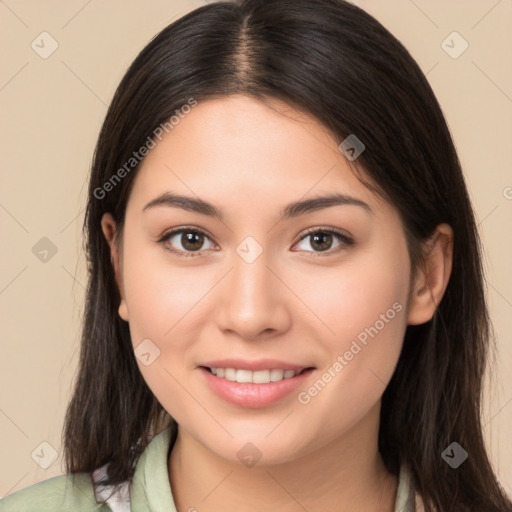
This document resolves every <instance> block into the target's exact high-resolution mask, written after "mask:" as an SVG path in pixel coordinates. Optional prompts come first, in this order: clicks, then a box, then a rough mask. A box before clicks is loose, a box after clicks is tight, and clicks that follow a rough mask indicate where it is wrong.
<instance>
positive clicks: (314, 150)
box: [130, 95, 386, 215]
mask: <svg viewBox="0 0 512 512" xmlns="http://www.w3.org/2000/svg"><path fill="white" fill-rule="evenodd" d="M338 144H339V142H338V141H336V140H335V138H334V137H333V136H332V135H331V133H330V132H329V131H328V130H327V129H326V128H325V127H324V126H323V125H322V124H321V123H319V122H318V121H317V120H316V119H315V118H313V117H311V116H309V115H308V114H305V113H301V112H299V111H297V110H295V109H294V108H293V107H291V106H289V105H287V104H286V103H283V102H280V101H277V100H272V101H269V103H268V104H264V103H262V102H260V101H258V100H256V99H254V98H251V97H247V96H241V95H236V96H229V97H226V98H221V99H214V100H207V101H203V102H200V103H199V104H198V105H197V106H196V107H194V108H193V109H192V110H191V111H190V112H189V113H188V114H186V115H184V116H183V117H182V118H181V119H180V121H179V123H178V124H177V125H175V126H174V128H173V129H172V130H171V131H170V132H169V133H168V134H166V135H165V136H164V137H163V138H162V140H161V141H158V139H157V144H156V147H155V148H154V149H152V150H150V151H149V153H148V155H147V156H146V157H145V159H144V160H143V162H142V164H141V167H140V169H139V170H138V173H137V176H136V179H135V183H134V187H133V190H132V196H133V197H132V198H131V200H130V201H131V202H132V203H136V204H137V206H140V205H141V204H142V203H144V204H146V202H147V201H149V200H151V199H153V198H154V197H155V196H156V195H159V194H161V193H162V192H165V191H171V190H172V191H173V192H175V193H176V192H179V193H186V194H187V195H196V196H199V197H201V198H203V199H205V200H208V201H209V202H211V203H214V204H222V205H225V209H226V210H229V209H230V203H233V206H236V208H237V210H238V212H237V213H239V214H242V215H243V214H244V212H242V211H240V209H241V207H242V206H246V207H247V211H248V212H250V211H251V210H253V209H254V208H258V209H261V208H262V207H266V208H270V207H271V205H273V204H276V205H282V204H285V203H288V202H290V201H293V200H298V199H300V198H307V197H308V195H312V196H313V195H317V194H325V193H332V192H338V193H342V194H347V195H351V196H355V197H357V198H359V199H361V200H362V201H365V202H367V203H370V202H371V203H372V204H373V205H375V206H377V207H379V208H386V205H385V204H384V203H383V201H382V200H381V198H380V197H378V196H377V195H376V194H374V193H373V192H371V191H370V190H369V189H368V188H367V187H365V186H364V185H363V184H362V183H361V182H360V181H359V180H358V179H357V177H356V176H355V174H354V171H353V170H352V169H351V168H350V167H349V165H348V163H347V161H346V160H345V157H344V156H343V155H342V153H341V151H340V150H339V148H338ZM223 209H224V208H223ZM249 214H250V213H249Z"/></svg>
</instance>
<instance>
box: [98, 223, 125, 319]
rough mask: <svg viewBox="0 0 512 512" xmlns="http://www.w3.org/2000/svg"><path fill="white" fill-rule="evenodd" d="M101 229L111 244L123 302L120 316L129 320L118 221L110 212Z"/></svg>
mask: <svg viewBox="0 0 512 512" xmlns="http://www.w3.org/2000/svg"><path fill="white" fill-rule="evenodd" d="M101 229H102V230H103V234H104V235H105V238H106V239H107V242H108V244H109V246H110V256H111V261H112V266H113V267H114V274H115V279H116V283H117V287H118V289H119V295H120V296H121V303H120V304H119V310H118V311H119V316H120V317H121V318H122V319H123V320H125V321H128V308H127V306H126V298H125V295H124V289H123V279H122V275H121V266H120V261H119V251H118V249H117V244H116V233H117V226H116V223H115V221H114V219H113V217H112V215H111V214H110V213H105V214H104V215H103V217H102V218H101Z"/></svg>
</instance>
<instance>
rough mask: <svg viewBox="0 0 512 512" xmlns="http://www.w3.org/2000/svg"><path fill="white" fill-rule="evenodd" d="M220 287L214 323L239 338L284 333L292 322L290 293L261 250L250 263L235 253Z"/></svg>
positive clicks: (256, 337) (254, 338)
mask: <svg viewBox="0 0 512 512" xmlns="http://www.w3.org/2000/svg"><path fill="white" fill-rule="evenodd" d="M232 261H233V266H232V268H231V270H230V272H229V273H228V275H227V276H226V277H225V278H224V279H223V283H222V286H221V287H220V289H219V296H218V297H217V300H218V308H217V315H216V318H217V324H218V327H219V328H220V329H221V330H222V331H224V332H225V333H226V332H230V333H236V334H237V335H238V336H239V337H240V338H243V339H246V340H256V339H259V338H262V337H268V336H271V335H276V334H279V333H283V332H285V331H286V330H287V329H288V328H289V327H290V323H291V314H290V309H289V305H290V301H291V300H292V299H293V294H292V293H291V292H290V290H289V289H288V288H287V287H286V286H285V284H283V281H284V279H283V277H284V276H280V275H279V273H280V272H279V270H278V269H277V270H276V268H271V267H276V265H272V262H271V261H269V258H268V257H267V253H266V252H265V251H263V253H262V254H261V255H260V256H259V257H258V258H257V259H256V260H255V261H252V262H248V261H246V260H245V259H244V258H242V257H241V256H239V254H237V253H235V254H234V257H233V260H232Z"/></svg>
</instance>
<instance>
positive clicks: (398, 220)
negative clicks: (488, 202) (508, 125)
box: [0, 0, 512, 512]
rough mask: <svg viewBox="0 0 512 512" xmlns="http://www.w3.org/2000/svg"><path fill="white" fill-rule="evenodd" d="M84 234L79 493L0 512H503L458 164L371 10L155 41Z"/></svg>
mask: <svg viewBox="0 0 512 512" xmlns="http://www.w3.org/2000/svg"><path fill="white" fill-rule="evenodd" d="M84 229H85V236H86V240H87V251H88V263H89V286H88V289H87V301H86V311H85V322H84V328H83V334H82V351H81V357H80V367H79V375H78V379H77V382H76V385H75V391H74V394H73V397H72V400H71V403H70V404H69V408H68V411H67V417H66V425H65V431H64V447H65V452H66V464H67V473H68V474H67V475H63V476H59V477H55V478H53V479H50V480H47V481H45V482H41V483H39V484H36V485H34V486H32V487H30V488H27V489H23V490H21V491H18V492H16V493H14V494H13V495H11V496H9V497H7V498H6V499H4V500H2V501H1V502H0V510H2V511H3V510H6V511H7V510H9V511H14V510H27V511H28V510H34V507H35V506H36V505H37V506H36V508H37V510H48V511H50V510H52V511H55V510H71V509H72V510H96V509H98V507H100V505H98V504H97V503H103V505H102V506H101V508H100V510H112V511H114V512H120V511H127V510H132V511H137V512H138V511H142V510H151V511H164V510H165V511H173V510H178V511H180V512H182V511H186V510H188V511H192V510H199V511H206V510H212V511H216V510H223V511H232V510H238V511H252V510H258V511H260V510H275V509H276V508H279V509H280V510H284V511H294V510H308V511H313V510H336V511H342V512H343V511H348V510H365V511H381V512H382V511H388V512H398V511H402V512H405V511H415V510H426V511H428V512H431V511H442V512H445V511H457V512H458V511H469V510H479V511H480V510H485V511H496V512H497V511H500V512H501V511H505V510H512V503H511V502H510V500H509V499H508V498H507V496H506V495H505V493H504V491H503V489H502V488H501V487H500V485H499V483H498V481H497V478H496V476H495V475H494V473H493V470H492V467H491V465H490V462H489V459H488V455H487V453H486V450H485V446H484V441H483V438H482V426H481V423H480V393H481V386H482V377H483V374H484V370H485V364H486V354H487V349H488V340H489V329H490V327H489V319H488V313H487V307H486V303H485V298H484V291H483V290H484V288H483V278H482V268H481V259H480V246H479V239H478V235H477V230H476V225H475V219H474V214H473V211H472V207H471V204H470V201H469V199H468V193H467V190H466V186H465V183H464V178H463V175H462V172H461V166H460V163H459V160H458V157H457V154H456V152H455V149H454V145H453V142H452V140H451V137H450V134H449V131H448V128H447V126H446V122H445V120H444V118H443V115H442V113H441V109H440V108H439V105H438V103H437V101H436V99H435V97H434V94H433V92H432V90H431V88H430V87H429V85H428V83H427V81H426V79H425V77H424V75H423V73H422V72H421V71H420V69H419V68H418V66H417V65H416V63H415V62H414V60H413V59H412V58H411V56H410V55H409V54H408V52H407V51H406V50H405V49H404V47H403V46H402V45H401V44H400V43H399V42H398V41H397V40H396V39H395V38H394V37H393V36H392V35H391V34H390V33H389V32H388V31H387V30H386V29H384V28H383V27H382V26H381V25H380V24H379V23H378V22H377V21H376V20H374V19H373V18H372V17H371V16H369V15H368V14H366V13H365V12H364V11H362V10H361V9H359V8H357V7H355V6H353V5H351V4H349V3H346V2H343V1H341V0H308V1H306V0H298V1H297V0H277V1H274V2H264V1H262V0H239V1H232V2H221V3H215V4H211V5H207V6H204V7H202V8H200V9H197V10H195V11H193V12H191V13H189V14H188V15H186V16H184V17H183V18H181V19H180V20H178V21H176V22H175V23H173V24H172V25H170V26H169V27H167V28H166V29H164V30H163V31H162V32H161V33H160V34H158V36H157V37H155V39H153V40H152V41H151V42H150V43H149V44H148V45H147V47H146V48H145V49H144V50H143V51H142V52H141V53H140V55H139V56H138V57H137V58H136V59H135V61H134V62H133V64H132V65H131V67H130V69H129V70H128V72H127V73H126V75H125V77H124V78H123V80H122V82H121V84H120V85H119V87H118V90H117V92H116V94H115V97H114V99H113V101H112V104H111V106H110V108H109V111H108V113H107V116H106V119H105V122H104V125H103V128H102V130H101V133H100V136H99V140H98V144H97V148H96V153H95V156H94V162H93V168H92V173H91V178H90V184H89V199H88V206H87V212H86V219H85V225H84ZM91 477H92V478H91ZM130 507H131V508H130Z"/></svg>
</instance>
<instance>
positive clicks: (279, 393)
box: [199, 367, 314, 409]
mask: <svg viewBox="0 0 512 512" xmlns="http://www.w3.org/2000/svg"><path fill="white" fill-rule="evenodd" d="M199 370H200V371H201V373H202V374H203V375H204V378H205V379H206V382H207V384H208V385H209V386H210V388H211V389H212V390H213V391H214V392H215V393H216V394H217V395H218V396H220V397H221V398H223V399H224V400H225V401H226V402H229V403H230V404H233V405H238V406H240V407H248V408H251V409H258V408H260V407H265V406H267V405H271V404H274V403H275V402H277V401H279V400H281V399H282V398H284V397H285V396H287V395H289V394H290V393H291V392H292V391H294V390H295V389H297V388H298V387H299V386H300V385H301V384H303V383H304V381H305V380H306V379H307V378H308V377H309V376H310V375H311V373H312V372H313V371H314V369H313V368H309V369H308V370H305V371H303V372H302V373H301V374H300V375H296V376H295V377H291V378H289V379H283V380H280V381H278V382H268V383H266V384H254V383H248V382H247V383H246V382H232V381H230V380H227V379H223V378H221V377H217V376H216V375H213V373H211V372H210V371H209V370H207V369H206V368H203V367H200V368H199Z"/></svg>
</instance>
